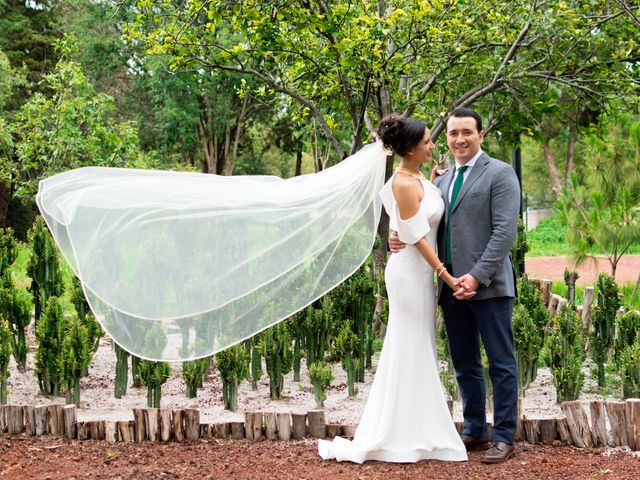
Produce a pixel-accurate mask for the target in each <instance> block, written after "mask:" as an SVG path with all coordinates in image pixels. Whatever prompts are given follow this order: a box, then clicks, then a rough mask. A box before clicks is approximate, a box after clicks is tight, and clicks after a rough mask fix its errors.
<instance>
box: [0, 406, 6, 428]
mask: <svg viewBox="0 0 640 480" xmlns="http://www.w3.org/2000/svg"><path fill="white" fill-rule="evenodd" d="M5 407H6V405H0V433H4V432H6V431H7V415H6V413H5Z"/></svg>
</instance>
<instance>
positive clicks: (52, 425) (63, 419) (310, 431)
mask: <svg viewBox="0 0 640 480" xmlns="http://www.w3.org/2000/svg"><path fill="white" fill-rule="evenodd" d="M355 429H356V427H355V425H339V424H331V423H329V424H327V423H326V421H325V417H324V410H311V411H309V412H307V413H276V412H265V413H263V412H247V413H245V414H244V421H233V422H220V423H200V411H199V410H197V409H169V408H160V409H158V408H134V409H133V420H119V421H115V420H90V421H84V422H80V421H78V420H77V410H76V406H75V405H62V404H55V405H45V406H38V407H34V406H31V405H26V406H23V405H1V406H0V433H8V434H10V435H20V434H26V435H28V436H40V435H51V436H56V437H65V438H68V439H77V440H106V441H108V442H137V443H142V442H144V441H151V442H154V441H162V442H168V441H177V442H182V441H194V440H199V439H211V438H220V439H231V440H243V439H247V440H253V441H257V440H262V439H267V440H285V441H288V440H299V439H302V438H333V437H335V436H344V437H353V435H354V433H355Z"/></svg>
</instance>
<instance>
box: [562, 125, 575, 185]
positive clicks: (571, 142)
mask: <svg viewBox="0 0 640 480" xmlns="http://www.w3.org/2000/svg"><path fill="white" fill-rule="evenodd" d="M576 138H577V123H576V120H575V119H574V118H573V117H569V139H568V140H567V169H566V171H565V172H564V184H565V185H566V186H567V187H568V186H569V178H570V177H571V172H573V159H574V154H575V147H576Z"/></svg>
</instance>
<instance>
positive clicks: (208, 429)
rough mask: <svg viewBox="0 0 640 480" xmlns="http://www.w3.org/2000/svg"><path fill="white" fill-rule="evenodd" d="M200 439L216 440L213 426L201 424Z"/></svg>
mask: <svg viewBox="0 0 640 480" xmlns="http://www.w3.org/2000/svg"><path fill="white" fill-rule="evenodd" d="M200 438H204V439H206V440H209V439H211V438H215V431H214V430H213V424H211V423H201V424H200Z"/></svg>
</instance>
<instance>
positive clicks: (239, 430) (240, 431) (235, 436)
mask: <svg viewBox="0 0 640 480" xmlns="http://www.w3.org/2000/svg"><path fill="white" fill-rule="evenodd" d="M229 430H230V433H229V438H230V439H231V440H242V439H243V438H246V437H245V431H244V430H245V429H244V422H230V423H229Z"/></svg>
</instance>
